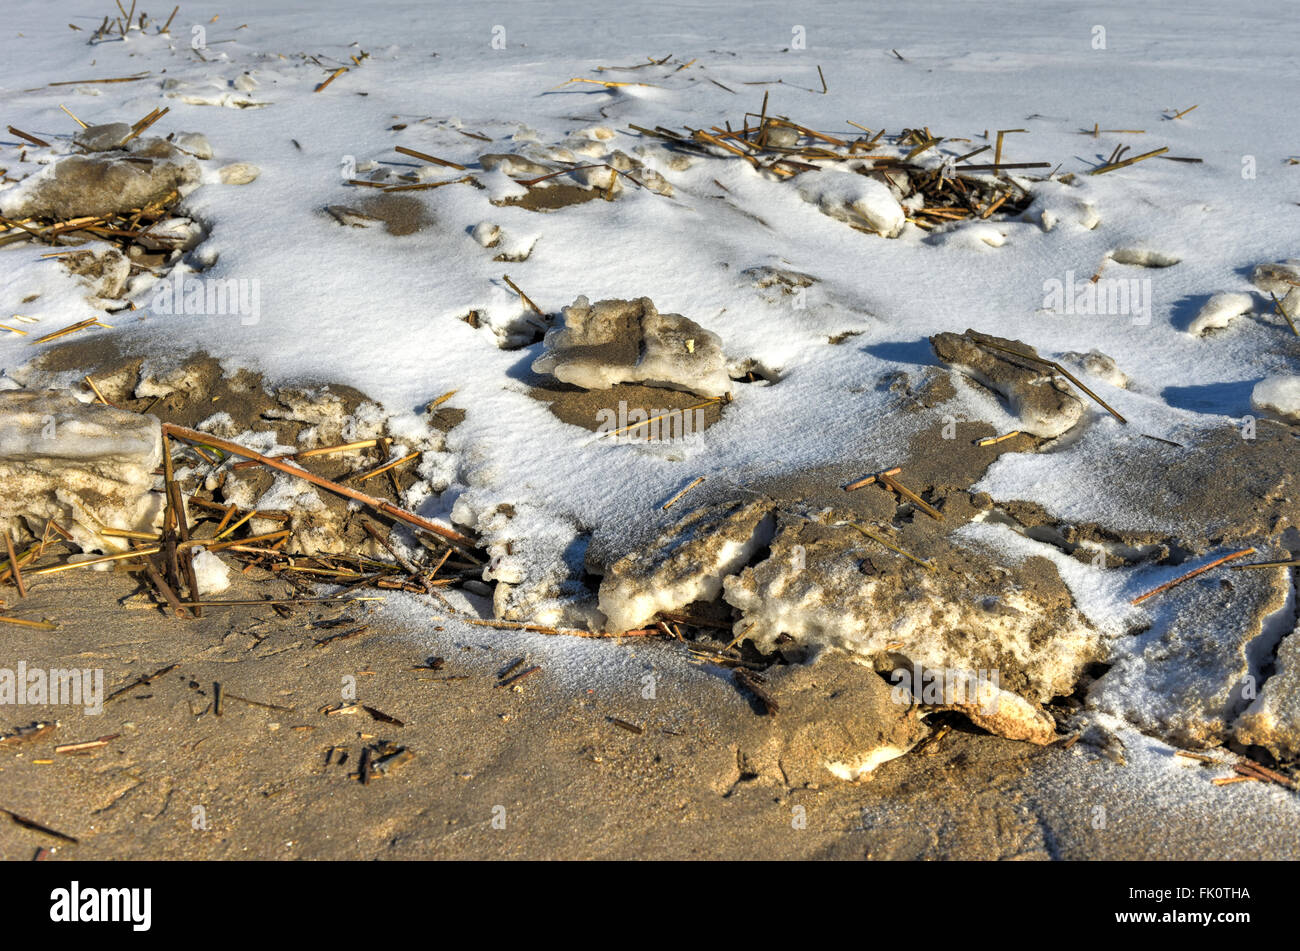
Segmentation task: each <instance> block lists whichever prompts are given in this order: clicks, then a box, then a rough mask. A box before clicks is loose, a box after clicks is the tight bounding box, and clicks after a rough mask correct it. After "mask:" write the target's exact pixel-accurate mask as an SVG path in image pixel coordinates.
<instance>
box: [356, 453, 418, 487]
mask: <svg viewBox="0 0 1300 951" xmlns="http://www.w3.org/2000/svg"><path fill="white" fill-rule="evenodd" d="M419 454H420V452H419V450H416V451H415V452H413V453H411V454H410V455H406V456H403V457H402V458H401V459H394V460H393V461H392V462H386V463H384V464H383V465H382V466H380V467H379V468H377V469H371V470H370V471H369V472H367V473H365V474H364V475H360V476H352V477H351V478H350V479H349V481H352V479H355V480H356V481H357V482H365V481H366V480H367V479H373V478H374V477H375V476H377V475H382V474H383V473H385V472H388V471H389V470H390V469H393V468H395V467H397V466H400V465H401V464H402V463H404V462H410V461H411V460H412V459H414V458H416V457H417V456H418V455H419Z"/></svg>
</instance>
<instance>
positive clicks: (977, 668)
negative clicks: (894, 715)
mask: <svg viewBox="0 0 1300 951" xmlns="http://www.w3.org/2000/svg"><path fill="white" fill-rule="evenodd" d="M879 531H881V532H884V531H886V530H884V529H880V530H879ZM936 545H937V546H938V547H936V548H935V549H934V550H933V554H932V555H931V557H930V559H929V565H930V568H927V567H923V566H921V565H918V564H915V563H913V562H912V561H910V560H908V559H907V558H905V557H904V556H902V555H899V554H897V553H895V552H891V551H889V550H888V549H886V548H885V547H884V546H882V545H880V544H879V543H878V542H876V541H874V540H872V539H870V538H869V537H867V536H866V535H865V534H863V532H862V531H861V529H859V528H857V527H856V526H855V525H854V524H852V517H851V515H850V514H849V513H842V515H841V514H838V513H835V512H830V511H827V512H822V513H817V514H815V515H812V516H809V515H805V514H802V513H799V512H785V511H782V512H780V513H779V514H778V527H777V531H776V534H775V536H774V537H773V539H772V541H771V542H770V551H771V554H770V556H769V557H768V558H766V559H764V560H763V561H761V562H759V563H757V564H755V565H753V566H752V567H748V568H745V569H744V570H743V571H742V572H741V573H739V574H737V575H734V576H733V577H729V578H727V579H726V581H725V583H724V598H725V599H726V601H727V603H728V604H731V605H732V606H733V607H735V608H737V609H738V610H740V611H741V612H742V614H743V616H742V617H741V619H740V620H739V621H737V622H736V633H737V634H738V635H739V634H741V633H744V635H745V636H746V637H747V638H750V639H752V640H753V641H754V643H755V644H757V645H758V646H759V647H760V648H762V649H770V648H773V647H775V646H776V645H777V644H778V643H779V641H778V639H779V638H781V637H782V635H787V636H788V637H789V638H793V641H794V643H795V644H796V645H827V646H832V647H839V648H842V649H845V650H849V651H852V652H854V653H857V654H859V655H862V656H864V657H868V658H870V659H871V660H872V661H873V663H874V664H875V666H876V668H877V669H878V670H880V671H881V672H883V673H889V674H892V673H894V672H895V671H898V670H903V669H905V670H907V671H908V672H909V673H910V672H914V671H915V672H917V680H916V683H919V682H920V681H921V680H923V679H924V673H923V672H924V671H925V670H932V671H938V672H941V673H942V674H944V675H945V677H944V682H945V684H946V683H947V682H948V681H950V680H959V679H960V678H962V677H967V678H969V677H971V676H974V677H977V678H979V677H980V675H981V674H982V675H983V676H982V679H981V680H980V683H982V684H984V685H986V686H987V687H989V688H991V689H989V690H988V692H987V694H984V695H982V694H980V693H979V692H978V691H972V690H964V691H960V692H959V695H957V696H953V695H951V694H949V693H947V692H945V693H941V694H940V695H938V696H936V697H931V696H929V695H928V691H922V690H919V689H914V686H915V685H913V687H911V688H909V689H912V690H913V694H914V695H916V696H917V699H919V700H920V701H921V702H924V703H926V704H927V705H930V706H933V707H935V708H938V709H959V710H961V711H962V712H963V713H966V714H967V715H968V716H971V717H972V719H976V721H977V722H980V723H982V724H984V725H986V726H987V727H988V728H989V729H992V730H995V731H996V732H998V733H1000V734H1002V735H1004V736H1009V737H1014V738H1016V739H1028V740H1031V741H1034V742H1046V741H1047V740H1049V739H1050V738H1051V737H1052V735H1053V734H1054V731H1055V726H1054V724H1053V722H1052V720H1051V718H1050V717H1049V716H1047V715H1046V714H1045V713H1044V712H1043V711H1042V709H1041V708H1040V706H1039V704H1041V703H1044V702H1046V701H1048V700H1050V699H1051V698H1052V697H1054V696H1059V695H1062V694H1069V693H1070V692H1071V691H1072V690H1073V689H1074V684H1075V683H1076V681H1077V680H1078V678H1079V676H1080V674H1081V672H1082V671H1083V670H1084V669H1085V668H1086V666H1087V664H1088V663H1089V662H1091V661H1093V660H1096V659H1098V658H1099V657H1101V656H1104V650H1105V646H1104V644H1103V641H1102V638H1101V635H1100V633H1099V632H1098V631H1097V630H1096V629H1094V628H1093V627H1092V626H1091V625H1089V624H1088V623H1087V621H1086V620H1085V619H1084V618H1083V616H1082V614H1081V613H1080V612H1079V611H1078V609H1077V608H1076V607H1075V605H1074V602H1073V599H1072V597H1071V595H1070V593H1069V590H1068V589H1067V588H1066V586H1065V584H1064V582H1062V581H1061V579H1060V577H1059V575H1058V574H1057V571H1056V569H1055V567H1054V566H1053V565H1052V563H1051V562H1050V561H1048V560H1047V559H1045V558H1037V557H1034V558H1025V559H1023V560H1021V561H1019V562H1015V561H1013V562H1011V563H1010V564H1007V563H1004V562H1005V556H1004V555H1002V554H1001V553H999V557H998V558H994V557H992V556H991V554H990V553H989V552H988V551H987V550H986V549H985V548H984V547H983V546H975V545H971V546H968V545H965V544H956V543H955V540H954V541H952V542H950V541H942V542H936ZM931 569H933V570H931ZM896 682H897V681H896Z"/></svg>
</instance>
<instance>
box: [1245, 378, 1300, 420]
mask: <svg viewBox="0 0 1300 951" xmlns="http://www.w3.org/2000/svg"><path fill="white" fill-rule="evenodd" d="M1250 405H1251V406H1252V407H1253V408H1254V410H1255V412H1257V413H1261V414H1264V415H1266V416H1276V417H1278V418H1279V419H1284V420H1286V421H1287V422H1288V423H1296V424H1298V425H1300V376H1270V377H1266V378H1265V379H1263V380H1260V381H1259V382H1258V383H1256V384H1255V388H1254V389H1253V390H1252V391H1251V393H1250Z"/></svg>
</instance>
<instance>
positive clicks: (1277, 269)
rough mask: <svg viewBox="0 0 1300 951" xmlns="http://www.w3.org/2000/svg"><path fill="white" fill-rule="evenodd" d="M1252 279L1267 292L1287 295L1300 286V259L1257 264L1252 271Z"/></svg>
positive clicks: (1279, 295) (1280, 295)
mask: <svg viewBox="0 0 1300 951" xmlns="http://www.w3.org/2000/svg"><path fill="white" fill-rule="evenodd" d="M1250 281H1251V283H1252V284H1254V285H1255V286H1256V287H1258V288H1259V289H1260V290H1261V291H1263V292H1264V293H1265V294H1275V295H1276V296H1278V297H1285V296H1286V295H1287V294H1290V293H1291V292H1292V291H1294V290H1296V289H1298V288H1300V261H1294V260H1291V261H1284V262H1282V263H1280V264H1260V265H1257V266H1256V267H1255V270H1254V271H1253V272H1251V275H1250Z"/></svg>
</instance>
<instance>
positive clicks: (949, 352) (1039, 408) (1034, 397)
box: [930, 330, 1083, 439]
mask: <svg viewBox="0 0 1300 951" xmlns="http://www.w3.org/2000/svg"><path fill="white" fill-rule="evenodd" d="M972 336H975V331H973V330H967V331H966V333H965V334H955V333H941V334H935V335H934V336H933V337H931V338H930V345H931V346H932V347H933V348H934V353H935V356H937V357H938V358H939V359H940V360H942V361H943V362H944V363H946V364H948V365H949V366H951V367H954V368H955V369H957V370H960V371H961V372H962V373H964V374H966V375H967V376H969V377H970V378H971V379H973V380H975V381H976V382H977V383H980V384H982V385H984V386H986V387H988V388H989V389H991V390H993V391H994V392H996V393H997V394H998V395H999V396H1001V397H1002V398H1003V399H1005V400H1006V401H1007V404H1008V410H1009V412H1010V413H1011V414H1012V415H1013V416H1016V417H1017V418H1018V419H1019V427H1018V428H1019V429H1020V430H1021V431H1023V432H1027V433H1030V434H1031V435H1034V436H1043V437H1044V438H1048V439H1051V438H1054V437H1056V436H1059V435H1061V434H1062V433H1064V432H1065V431H1066V430H1068V429H1070V428H1071V427H1072V426H1073V425H1074V424H1075V423H1077V422H1078V421H1079V419H1080V417H1082V416H1083V402H1082V401H1081V400H1080V399H1079V398H1078V397H1076V396H1075V395H1074V394H1073V393H1072V392H1070V389H1069V387H1068V386H1066V384H1064V383H1062V382H1060V381H1058V380H1056V379H1055V377H1054V376H1053V375H1052V373H1051V371H1049V370H1048V369H1046V368H1045V367H1042V366H1040V365H1038V364H1037V363H1036V362H1031V361H1027V360H1026V361H1021V360H1017V359H1016V358H1015V357H1014V356H1012V355H1011V354H1007V353H1003V352H1001V351H995V350H988V349H985V348H984V347H981V346H979V345H978V344H976V343H975V341H974V340H972V339H970V338H971V337H972ZM984 339H987V340H988V341H990V342H991V343H993V344H996V345H997V346H999V347H1005V348H1006V349H1008V350H1016V351H1019V352H1021V353H1024V354H1026V355H1028V356H1032V357H1037V355H1038V351H1036V350H1035V349H1034V348H1033V347H1031V346H1029V345H1028V344H1024V343H1021V342H1020V341H1019V340H1004V339H1003V338H1001V337H985V338H984Z"/></svg>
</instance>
